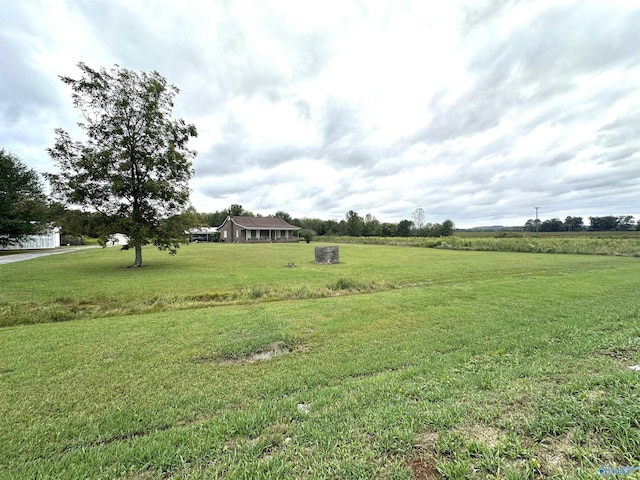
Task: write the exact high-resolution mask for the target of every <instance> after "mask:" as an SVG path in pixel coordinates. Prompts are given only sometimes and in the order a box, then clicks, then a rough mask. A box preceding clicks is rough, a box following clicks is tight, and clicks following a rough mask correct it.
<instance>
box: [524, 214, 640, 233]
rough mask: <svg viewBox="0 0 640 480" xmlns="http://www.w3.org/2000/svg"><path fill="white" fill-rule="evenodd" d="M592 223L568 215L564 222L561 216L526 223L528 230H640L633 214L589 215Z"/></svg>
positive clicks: (531, 220) (525, 226)
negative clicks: (588, 223)
mask: <svg viewBox="0 0 640 480" xmlns="http://www.w3.org/2000/svg"><path fill="white" fill-rule="evenodd" d="M589 222H590V225H588V226H587V225H585V224H584V220H583V218H582V217H571V216H569V217H567V218H565V220H564V222H563V221H562V220H560V219H559V218H551V219H548V220H544V221H541V220H539V219H535V220H533V219H529V220H527V222H526V223H525V224H524V229H525V231H526V232H577V231H581V230H596V231H614V230H616V231H630V230H640V223H637V222H636V220H635V219H634V217H633V215H619V216H615V215H607V216H604V217H589Z"/></svg>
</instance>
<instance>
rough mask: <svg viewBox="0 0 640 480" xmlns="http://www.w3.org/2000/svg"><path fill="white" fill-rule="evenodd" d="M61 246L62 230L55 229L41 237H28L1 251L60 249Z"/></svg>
mask: <svg viewBox="0 0 640 480" xmlns="http://www.w3.org/2000/svg"><path fill="white" fill-rule="evenodd" d="M59 246H60V228H58V227H54V228H51V229H49V231H47V232H44V233H42V234H41V235H28V236H27V237H26V238H24V239H23V240H22V241H21V242H19V243H16V244H13V245H7V246H5V247H4V248H0V250H38V249H44V248H58V247H59Z"/></svg>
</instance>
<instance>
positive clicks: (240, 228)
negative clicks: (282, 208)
mask: <svg viewBox="0 0 640 480" xmlns="http://www.w3.org/2000/svg"><path fill="white" fill-rule="evenodd" d="M299 230H300V227H296V226H294V225H289V224H288V223H287V222H285V221H284V220H283V219H282V218H279V217H231V216H229V217H227V218H226V219H225V221H224V222H223V223H222V225H220V226H219V227H218V231H219V232H220V241H221V242H232V243H272V242H273V243H287V242H297V241H298V240H299V237H298V231H299Z"/></svg>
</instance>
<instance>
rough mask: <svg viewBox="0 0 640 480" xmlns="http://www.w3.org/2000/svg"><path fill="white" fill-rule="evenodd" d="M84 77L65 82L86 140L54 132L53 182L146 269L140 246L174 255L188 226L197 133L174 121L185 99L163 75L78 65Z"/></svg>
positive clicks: (63, 196)
mask: <svg viewBox="0 0 640 480" xmlns="http://www.w3.org/2000/svg"><path fill="white" fill-rule="evenodd" d="M78 67H79V68H80V70H81V71H82V77H81V78H79V79H73V78H70V77H64V76H61V77H60V79H61V80H62V81H63V82H64V83H65V84H67V85H69V86H70V87H71V89H72V95H71V96H72V100H73V105H74V107H76V108H77V109H78V110H80V113H81V116H82V118H83V122H81V123H79V126H80V127H81V128H82V130H83V131H84V133H85V135H86V139H85V140H83V141H74V140H72V139H71V137H70V135H69V134H68V133H67V132H66V131H65V130H63V129H61V128H59V129H56V141H55V145H54V146H53V147H52V148H50V149H49V150H48V151H49V155H50V156H51V157H52V158H53V160H54V161H55V162H56V164H57V166H58V168H59V173H58V174H50V175H49V179H50V181H51V184H52V186H53V189H54V192H55V193H56V194H57V195H58V197H59V198H60V199H61V200H62V201H63V202H65V203H66V204H70V205H78V206H80V207H82V208H84V209H88V210H90V211H96V212H99V213H101V214H102V215H104V218H106V219H107V220H108V221H107V222H106V223H105V228H104V229H103V231H102V232H101V233H102V235H101V239H102V240H103V241H105V240H106V238H107V236H108V235H109V234H113V233H116V232H119V233H124V234H126V235H127V236H128V237H129V239H130V242H129V246H130V247H133V248H134V249H135V261H134V263H133V265H132V266H134V267H139V266H142V246H143V245H147V244H150V243H152V244H154V245H155V246H156V247H158V248H159V249H161V250H168V251H169V253H171V254H173V253H175V252H176V249H177V248H178V247H179V245H180V243H181V242H182V241H184V230H185V227H188V226H189V225H186V224H184V222H182V221H181V220H183V219H185V218H191V217H190V216H188V215H187V216H185V215H183V212H185V210H186V209H187V207H188V203H189V180H190V179H191V177H192V175H193V167H192V159H193V158H194V157H195V155H196V152H195V151H193V150H189V149H188V148H187V143H188V141H189V139H190V138H192V137H195V136H196V135H197V131H196V127H195V126H194V125H192V124H187V123H185V122H184V120H182V119H178V120H174V119H173V118H172V110H173V99H174V97H175V96H176V95H177V94H178V93H179V90H178V88H177V87H175V86H174V85H171V84H168V83H167V80H166V79H165V78H164V77H162V76H161V75H160V74H159V73H157V72H151V73H147V72H141V73H138V72H134V71H131V70H128V69H126V68H122V67H119V66H118V65H116V66H114V67H113V68H112V69H110V70H109V71H107V70H106V69H104V68H102V69H100V70H94V69H92V68H90V67H88V66H87V65H85V64H84V63H79V64H78Z"/></svg>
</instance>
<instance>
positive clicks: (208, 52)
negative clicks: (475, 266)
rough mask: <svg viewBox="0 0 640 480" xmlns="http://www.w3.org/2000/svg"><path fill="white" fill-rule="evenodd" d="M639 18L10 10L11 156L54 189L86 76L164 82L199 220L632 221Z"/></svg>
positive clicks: (95, 4)
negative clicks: (207, 215) (184, 143)
mask: <svg viewBox="0 0 640 480" xmlns="http://www.w3.org/2000/svg"><path fill="white" fill-rule="evenodd" d="M638 22H640V5H638V3H637V2H635V1H632V0H628V1H626V0H614V1H607V2H605V1H604V0H586V1H583V2H577V1H569V0H562V1H557V0H541V1H536V2H520V1H516V0H514V1H508V0H504V1H493V0H485V1H478V0H474V1H471V0H459V1H452V2H439V3H438V2H435V3H434V2H423V1H417V0H415V1H413V0H406V1H398V2H387V1H367V2H364V1H358V0H353V1H344V0H340V1H338V0H331V1H327V2H312V3H309V2H294V1H284V0H283V1H278V0H271V1H258V0H238V1H234V0H218V1H208V0H193V1H190V2H188V3H187V4H184V2H180V1H178V0H175V1H174V0H171V1H170V0H162V1H156V0H154V1H151V0H148V1H142V0H138V1H135V2H130V1H124V0H122V1H105V0H96V1H91V2H84V1H72V0H68V1H63V0H59V1H56V2H37V3H36V2H4V3H2V4H0V53H2V57H3V62H4V65H5V69H4V71H3V75H2V77H1V78H0V146H2V147H4V148H8V149H9V150H12V151H14V152H15V153H17V154H18V155H19V156H20V157H22V158H23V160H24V161H25V162H26V163H28V164H30V165H32V166H34V167H35V168H37V169H39V170H41V171H45V170H50V169H51V161H50V160H49V159H48V157H47V155H46V148H47V147H49V146H50V145H51V143H52V141H53V129H54V128H55V127H64V128H66V129H69V130H71V131H74V123H75V122H76V121H77V119H78V118H77V114H76V112H74V111H73V109H72V106H71V100H70V96H69V92H68V90H67V88H66V87H65V86H64V85H62V83H61V82H60V81H59V79H58V75H69V76H74V75H77V74H78V71H77V69H76V68H75V64H76V63H77V62H79V61H84V62H87V63H88V64H90V65H91V66H94V67H100V66H104V67H107V68H108V67H110V66H112V65H113V64H116V63H117V64H120V65H122V66H125V67H127V68H132V69H135V70H157V71H159V72H160V73H161V74H163V75H164V76H165V77H167V78H168V79H169V81H170V82H172V83H175V84H176V85H177V86H178V87H179V88H180V90H181V93H180V95H179V96H178V97H177V99H176V110H175V113H176V115H177V116H180V117H183V118H185V120H187V121H188V122H193V123H195V124H196V126H197V127H198V131H199V137H198V138H197V139H196V140H195V141H194V142H193V144H192V146H193V148H195V149H196V150H198V152H199V156H198V158H197V160H196V162H195V168H196V176H195V178H194V179H193V182H192V191H193V193H192V201H193V203H194V205H195V206H196V208H197V209H199V210H201V211H207V210H217V209H222V208H226V207H228V206H229V205H230V204H231V203H239V204H242V205H243V206H244V207H245V208H247V209H249V210H252V211H254V212H259V213H263V214H268V213H274V212H275V211H276V210H285V211H288V212H290V213H292V214H293V215H294V216H300V217H302V216H306V217H318V218H336V219H340V218H343V217H344V214H345V213H346V212H347V211H349V210H355V211H357V212H358V213H360V214H361V215H364V214H366V213H371V214H373V215H375V216H377V217H378V218H379V219H380V220H381V221H392V222H398V221H399V220H401V219H404V218H410V216H411V213H412V212H413V210H414V209H415V208H417V207H422V208H424V209H425V212H426V213H427V221H442V220H443V219H445V218H451V219H453V220H454V221H455V222H456V223H457V224H459V225H462V226H471V225H475V224H483V223H491V224H496V223H505V224H508V223H513V222H516V223H524V221H525V220H526V219H527V218H531V217H532V215H533V206H538V205H541V206H543V208H542V209H541V214H542V215H544V216H546V217H551V216H562V215H582V216H589V215H604V214H625V213H629V214H634V213H640V212H637V211H633V209H637V206H636V202H635V195H636V194H635V190H634V188H633V185H634V183H635V182H636V179H637V178H638V176H639V175H640V170H639V168H638V167H636V165H638V164H639V162H638V160H639V158H638V156H639V154H638V152H639V151H640V138H639V137H638V136H637V123H638V121H640V51H639V50H638V49H637V45H638V44H639V43H640V30H639V29H638V28H637V25H638Z"/></svg>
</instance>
